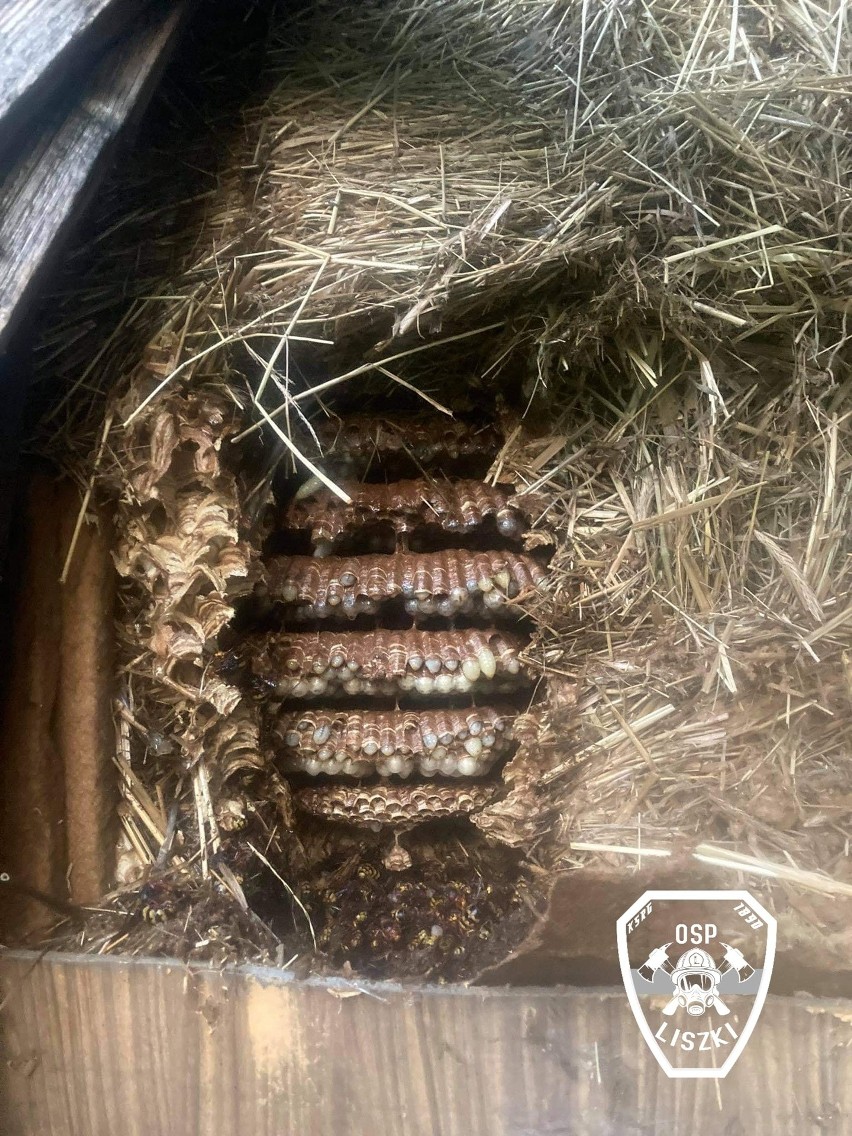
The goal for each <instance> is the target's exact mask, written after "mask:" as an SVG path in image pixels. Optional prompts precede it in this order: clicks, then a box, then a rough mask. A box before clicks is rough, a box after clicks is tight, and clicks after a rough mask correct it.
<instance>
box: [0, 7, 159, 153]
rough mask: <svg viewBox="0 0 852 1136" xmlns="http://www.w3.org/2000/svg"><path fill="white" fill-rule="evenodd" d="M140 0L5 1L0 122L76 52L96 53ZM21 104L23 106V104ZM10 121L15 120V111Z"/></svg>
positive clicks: (61, 71) (0, 32)
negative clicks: (13, 118) (13, 117)
mask: <svg viewBox="0 0 852 1136" xmlns="http://www.w3.org/2000/svg"><path fill="white" fill-rule="evenodd" d="M141 3H142V0H9V2H7V3H4V4H3V5H2V6H0V123H2V125H3V141H4V142H5V139H6V132H7V130H8V129H9V123H10V117H11V116H12V115H13V113H15V112H18V111H19V110H20V111H22V110H24V109H26V111H27V113H30V112H31V111H32V110H34V109H35V108H34V106H33V102H34V100H35V98H36V97H37V96H38V95H40V94H44V93H46V91H47V90H48V89H50V88H51V87H54V86H55V84H56V83H57V82H58V81H59V80H60V79H61V78H64V76H65V74H67V71H68V68H69V67H70V66H71V65H72V64H73V66H74V68H75V70H76V73H77V74H78V75H79V74H80V67H81V65H82V64H83V63H84V62H85V59H84V58H81V53H83V52H87V51H91V52H97V51H102V50H103V48H104V46H105V43H106V42H107V37H108V36H109V35H111V34H113V33H114V32H115V31H117V30H118V28H119V27H120V26H121V25H122V24H123V23H126V22H127V21H129V20H130V19H131V18H133V17H134V16H135V15H136V14H137V12H138V9H139V8H140V6H141ZM22 104H26V105H25V107H24V106H23V105H22ZM15 121H16V122H18V121H20V119H19V117H18V115H17V114H16V116H15Z"/></svg>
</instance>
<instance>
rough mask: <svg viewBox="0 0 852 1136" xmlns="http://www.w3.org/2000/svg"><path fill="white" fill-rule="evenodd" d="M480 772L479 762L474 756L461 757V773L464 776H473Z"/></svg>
mask: <svg viewBox="0 0 852 1136" xmlns="http://www.w3.org/2000/svg"><path fill="white" fill-rule="evenodd" d="M478 772H479V762H478V761H477V760H476V758H473V757H462V758H460V759H459V773H460V774H461V775H462V777H473V776H474V775H475V774H476V773H478Z"/></svg>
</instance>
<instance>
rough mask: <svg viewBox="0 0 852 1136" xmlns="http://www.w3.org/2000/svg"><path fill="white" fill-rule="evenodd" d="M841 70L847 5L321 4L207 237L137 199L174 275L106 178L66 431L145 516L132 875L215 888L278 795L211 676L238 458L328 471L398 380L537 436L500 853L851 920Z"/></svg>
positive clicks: (851, 540)
mask: <svg viewBox="0 0 852 1136" xmlns="http://www.w3.org/2000/svg"><path fill="white" fill-rule="evenodd" d="M850 58H851V56H850V38H849V28H848V26H847V16H846V14H845V8H844V7H843V6H842V5H841V6H840V7H839V8H838V7H837V6H836V5H832V4H830V3H828V0H825V2H824V3H818V2H813V3H808V4H806V5H791V4H786V3H781V2H777V3H775V2H773V3H771V4H769V5H768V6H767V5H765V4H763V5H757V4H753V3H750V2H748V0H742V2H741V3H740V4H739V5H737V6H735V8H734V10H733V16H732V14H731V10H730V9H728V8H725V7H724V6H717V7H716V8H708V7H707V5H706V4H704V3H697V2H691V0H690V2H687V3H678V4H674V3H671V2H669V3H666V2H665V0H650V2H646V3H638V2H637V3H623V2H622V0H617V2H616V0H591V2H588V0H584V2H582V3H581V2H579V0H576V2H574V0H572V2H565V3H558V4H552V3H544V2H540V0H535V2H532V0H486V2H485V3H480V2H476V3H471V2H470V0H445V2H442V3H440V4H432V3H425V2H424V3H421V4H417V5H414V6H413V7H412V6H411V5H405V6H398V5H396V4H393V3H368V4H364V5H361V6H359V7H358V8H357V10H353V9H352V8H351V7H350V6H344V5H339V4H327V3H319V4H316V5H314V6H313V7H312V8H310V9H309V10H308V11H307V13H305V14H303V15H302V16H300V17H298V18H296V19H295V21H292V22H289V23H287V24H286V25H284V26H281V27H277V28H274V29H273V32H272V35H271V40H270V43H269V44H268V45H267V54H266V64H265V72H264V74H263V77H262V84H263V89H264V92H265V94H264V97H263V99H262V100H260V101H259V102H258V103H257V105H254V106H250V107H249V108H248V109H247V110H244V112H243V115H242V118H241V119H240V121H239V123H237V124H236V126H232V129H231V131H230V133H227V132H225V131H223V130H222V129H221V124H216V133H215V136H216V139H217V143H216V147H215V148H216V149H218V151H219V157H220V159H221V172H220V175H219V178H218V182H217V184H216V186H215V187H214V188H213V189H212V190H208V191H207V192H206V193H205V194H203V195H201V196H200V197H199V198H198V200H196V202H195V205H194V212H193V213H192V215H191V216H189V217H187V216H186V215H185V214H184V213H181V212H180V210H179V209H178V208H177V205H178V202H179V198H178V195H177V194H175V193H174V192H172V194H171V196H169V194H168V191H167V188H166V185H167V182H168V179H169V178H170V177H171V176H172V169H171V168H165V167H164V168H163V169H158V168H154V169H149V170H147V171H146V172H145V173H144V175H143V174H142V173H141V172H140V173H139V174H138V188H139V193H140V201H141V200H143V197H142V194H144V200H145V201H146V202H147V201H150V200H154V201H157V200H161V201H164V204H163V206H162V208H161V210H160V212H159V213H158V214H156V221H155V223H159V221H160V220H163V221H168V223H169V224H171V225H172V228H171V230H169V231H168V232H167V233H166V234H165V235H164V236H162V237H161V239H160V240H159V241H156V240H155V241H152V242H150V243H151V248H150V250H148V249H142V250H141V251H140V250H139V249H138V247H137V244H138V236H139V234H143V233H150V231H151V224H152V220H151V214H150V212H148V213H144V212H143V211H141V210H140V216H139V218H138V219H134V214H133V212H132V210H131V211H130V212H129V219H127V218H128V207H127V203H126V201H125V200H124V199H123V195H122V194H121V193H120V191H119V188H118V187H121V186H126V185H127V181H128V177H127V175H125V177H124V181H121V180H120V179H119V180H117V181H116V187H117V188H116V189H115V191H114V194H113V195H112V196H110V195H109V194H108V195H107V196H106V198H105V200H104V203H103V208H102V215H103V217H104V226H105V228H106V227H107V226H108V224H109V223H110V222H111V220H113V219H114V218H115V217H118V216H123V217H125V219H126V220H125V222H123V223H122V225H120V226H117V227H115V228H114V230H113V231H111V232H109V233H107V235H106V236H105V237H104V242H103V243H104V248H106V249H108V250H109V252H110V255H109V256H104V255H103V253H102V254H101V255H100V256H98V257H95V258H94V259H93V261H92V263H91V267H90V268H89V270H88V271H87V272H85V273H83V274H82V277H81V279H80V280H78V281H77V282H76V283H75V286H74V288H73V289H70V290H69V293H68V296H67V297H66V298H65V300H64V303H63V305H62V306H61V307H60V309H59V312H58V314H57V315H56V316H55V317H54V322H53V325H52V328H51V329H50V330H49V332H48V333H47V334H46V336H45V344H46V346H47V347H49V346H50V345H51V344H54V343H55V344H61V343H62V342H71V343H72V344H73V347H72V348H69V349H68V350H65V351H64V352H63V354H62V356H61V357H60V358H59V360H58V361H57V359H56V357H55V354H54V355H50V352H48V353H47V354H48V356H49V359H48V362H46V364H45V368H46V369H45V374H46V373H47V368H48V367H49V369H50V374H51V377H52V378H53V381H54V382H55V376H56V371H57V367H58V368H59V371H60V377H61V378H62V379H63V380H64V382H65V388H64V389H65V391H66V393H65V394H64V396H63V398H62V399H61V400H60V401H59V402H58V403H56V404H55V405H54V406H53V407H52V409H51V411H50V413H49V415H48V417H47V419H46V422H45V426H44V431H43V436H44V438H45V439H47V442H46V443H45V445H46V446H47V448H49V449H50V451H51V452H52V453H54V454H58V455H59V456H60V457H61V459H62V460H64V461H65V463H66V464H67V465H69V466H71V467H72V468H73V469H74V471H75V473H76V474H77V475H78V476H79V477H80V479H81V481H82V482H83V483H85V484H87V485H89V486H90V487H91V486H94V487H95V489H96V490H97V491H98V492H101V491H104V492H106V493H108V494H110V495H112V496H113V497H114V498H117V499H118V501H119V521H120V524H119V528H120V532H121V538H120V544H119V548H118V550H117V554H116V559H117V563H118V567H119V571H120V572H121V573H122V574H123V575H124V576H125V577H127V578H128V579H129V580H133V581H134V582H133V584H132V585H128V587H129V589H130V590H129V591H128V602H129V606H127V607H125V609H124V612H123V615H122V642H123V649H124V660H123V662H124V668H123V677H122V683H123V690H124V702H123V705H122V711H121V722H122V723H123V726H122V730H123V735H122V736H123V739H124V740H123V743H122V745H123V747H124V748H123V749H122V751H121V753H120V758H119V760H120V761H121V762H124V766H123V767H122V768H123V772H124V777H123V782H124V787H125V793H126V805H127V807H126V810H125V813H124V819H125V828H126V831H127V834H128V840H129V841H130V843H131V844H132V846H133V849H134V852H135V855H136V856H137V857H138V858H139V859H141V860H142V861H144V862H147V863H148V864H162V863H163V861H164V859H166V860H167V859H168V857H169V856H175V855H179V858H180V860H181V862H182V864H183V865H184V866H186V865H189V866H190V867H194V866H198V867H200V868H201V869H202V870H203V871H205V872H206V871H207V869H208V865H209V863H210V861H211V859H212V857H213V856H214V854H215V851H216V849H217V848H218V843H217V842H219V841H220V840H221V839H222V826H223V817H224V818H227V816H228V810H229V809H230V808H231V806H232V797H231V796H230V795H229V793H230V791H229V789H228V784H229V780H230V779H231V778H232V777H234V776H239V775H242V774H243V773H245V772H246V771H247V770H256V769H260V766H261V763H260V761H259V758H258V755H257V738H256V734H255V733H253V729H254V727H253V725H252V722H251V721H250V720H249V717H241V714H242V712H243V711H242V708H241V707H240V706H237V704H236V701H237V700H236V697H235V695H234V693H233V690H232V688H229V687H226V686H225V685H224V684H221V683H220V682H218V681H217V680H216V679H215V677H213V676H212V674H211V673H210V671H209V667H208V663H209V657H210V652H211V644H213V643H214V641H215V637H216V635H217V633H218V632H219V631H220V630H221V628H222V627H223V626H224V625H225V624H226V622H227V621H228V619H229V618H230V616H231V614H232V611H233V605H232V602H231V599H230V598H229V589H230V588H232V587H233V583H234V581H235V580H237V579H239V578H241V577H243V576H244V575H245V573H246V572H248V571H249V566H250V561H251V556H252V553H251V548H250V543H249V542H247V541H246V539H245V532H246V530H247V526H248V527H250V525H251V523H252V519H251V518H252V517H253V516H256V515H258V513H259V511H260V510H261V508H262V505H263V501H264V495H265V494H267V493H268V490H269V481H268V478H265V475H264V474H262V473H261V474H260V475H257V476H255V477H254V479H253V480H252V479H250V478H249V476H248V474H247V473H245V472H244V471H245V470H246V469H249V468H251V469H253V470H257V468H258V464H257V460H256V455H255V456H254V457H252V460H251V461H250V462H249V461H247V462H245V463H243V464H241V458H240V454H241V453H249V452H250V451H251V448H252V447H259V448H260V450H261V451H263V452H267V453H268V452H269V451H270V449H271V448H273V447H275V446H278V447H281V448H282V449H283V450H284V451H289V454H290V455H291V456H292V457H293V460H295V461H296V462H297V464H299V465H301V463H302V455H300V452H299V451H300V449H301V451H304V452H305V453H306V452H307V451H306V449H305V445H306V442H309V441H310V437H311V427H310V419H311V418H315V417H316V416H318V415H323V414H325V413H328V405H327V400H329V399H333V398H335V397H337V396H344V397H350V398H351V397H352V392H354V391H359V390H361V389H362V386H363V389H364V390H365V391H366V390H368V389H369V390H373V389H375V388H374V386H373V387H368V386H367V385H366V384H368V383H372V384H375V381H376V380H377V379H381V380H382V381H384V382H385V383H386V384H387V388H388V390H395V391H397V392H398V393H399V392H404V397H406V398H409V399H412V400H415V399H420V400H425V402H427V403H429V404H430V405H431V407H432V409H433V410H435V412H436V413H439V412H441V411H442V410H443V411H446V412H454V411H458V410H460V409H466V408H469V407H470V406H471V405H482V404H483V402H487V401H489V400H490V401H491V402H492V403H494V402H495V400H498V401H500V405H501V406H502V407H503V409H504V410H506V409H507V408H508V410H507V413H508V416H509V417H510V418H512V417H513V416H514V419H515V420H518V421H520V420H521V419H522V418H524V415H525V416H526V417H525V419H524V426H523V428H519V429H518V430H516V431H514V430H513V431H510V433H509V436H508V438H507V441H506V445H505V447H504V449H503V451H502V452H501V454H500V456H499V459H498V462H497V465H496V467H495V470H494V471H493V473H494V474H495V475H496V474H498V473H499V474H500V475H501V476H510V477H511V478H512V479H513V480H514V481H515V484H516V487H517V488H518V489H519V490H520V491H521V492H528V493H530V494H534V495H535V498H536V501H537V502H540V503H541V505H540V509H539V514H538V516H537V517H536V519H535V522H534V525H533V542H534V543H535V542H539V543H543V544H548V545H549V546H550V547H552V549H553V559H552V563H551V586H550V589H549V591H548V592H547V594H545V595H543V596H542V597H540V598H539V599H538V600H537V601H536V607H535V610H533V611H531V614H532V615H533V617H534V618H535V620H536V622H537V625H538V628H539V630H538V633H537V635H536V638H535V640H534V643H533V645H532V647H531V648H530V650H529V652H528V654H529V662H530V665H532V666H533V667H535V668H537V669H538V671H539V672H540V673H541V675H542V676H546V677H547V679H548V682H549V691H550V693H549V695H548V699H549V701H548V705H547V709H546V712H545V713H544V714H543V716H542V718H541V730H540V733H539V735H538V738H537V746H538V748H539V750H540V751H541V753H543V754H544V758H543V759H542V760H543V761H544V764H545V766H546V768H547V772H546V774H545V775H544V777H543V778H539V776H538V773H537V771H536V768H535V767H534V765H533V764H530V766H529V768H526V767H523V765H519V766H518V784H516V785H515V786H514V787H513V791H512V792H511V793H510V794H509V797H508V798H507V801H506V802H505V807H504V809H503V815H502V816H501V817H500V818H499V819H495V821H494V824H493V827H492V829H491V833H490V834H491V835H493V836H494V837H495V838H497V839H499V840H501V841H503V842H505V843H508V844H513V845H518V846H521V847H523V848H524V849H525V850H527V851H530V850H532V851H533V852H534V856H535V858H536V860H537V862H538V863H539V864H540V865H542V866H544V867H545V868H546V869H547V870H557V869H562V868H566V867H578V866H579V867H585V866H592V865H611V866H612V867H613V868H615V869H618V870H624V869H625V868H627V867H630V868H631V869H632V868H633V867H634V866H635V865H636V864H637V863H638V862H641V861H642V859H643V858H656V859H664V858H666V857H670V856H681V855H683V854H688V855H691V856H693V857H694V858H695V859H696V861H697V862H699V863H704V864H715V865H719V866H720V867H725V868H736V869H739V870H742V871H743V872H746V873H748V874H749V878H751V875H752V874H756V875H757V876H759V877H769V878H771V879H772V880H774V881H776V882H777V883H778V884H779V885H783V886H784V887H787V888H789V889H792V890H794V891H795V890H796V889H798V891H797V894H802V893H804V892H808V893H810V894H825V895H828V896H832V897H837V896H841V895H844V896H849V895H852V870H850V859H849V855H848V841H847V835H846V833H847V830H848V826H849V820H850V813H852V782H850V776H849V773H848V768H847V764H848V759H849V754H850V752H852V662H851V661H850V651H852V606H850V604H849V599H848V597H849V594H850V572H852V537H850V531H849V516H850V505H851V504H852V501H850V496H852V446H851V445H850V430H849V414H850V400H849V392H850V380H852V369H850V356H849V346H848V339H849V333H848V317H849V300H848V297H849V285H850V265H851V264H852V259H850V237H849V235H848V228H849V226H848V223H847V218H848V216H850V215H852V212H850V205H852V195H850V192H849V190H848V186H849V184H850V172H852V170H850V167H851V166H852V161H850V159H851V158H852V139H850V135H849V132H848V122H849V119H850V109H852V78H850ZM210 144H211V139H210V135H208V136H207V137H205V138H204V139H203V140H202V142H200V143H199V146H200V147H202V148H203V147H207V148H208V149H207V151H205V152H209V148H210ZM191 164H192V163H191V162H188V163H187V165H188V166H189V165H191ZM165 165H166V166H168V163H166V164H165ZM130 180H131V182H132V181H133V179H132V178H131V179H130ZM185 192H186V190H185V185H184V183H183V182H182V183H181V193H185ZM158 194H159V195H160V196H159V197H158ZM164 195H165V196H164ZM183 200H184V199H180V203H181V204H182V203H183ZM166 246H167V247H166ZM166 260H167V261H168V262H169V263H168V270H167V271H166V272H165V274H164V272H163V269H164V261H166ZM119 283H120V285H121V287H122V288H123V289H124V292H123V295H124V296H125V297H128V298H127V299H123V300H122V306H121V307H117V306H113V307H110V303H111V304H113V305H115V300H114V295H115V290H116V287H117V285H118V284H119ZM107 295H110V296H111V297H113V298H112V299H111V300H110V301H109V303H108V302H107V301H106V300H105V299H104V297H105V296H107ZM143 343H144V344H146V345H147V346H146V349H145V352H144V354H143V352H142V350H141V346H142V344H143ZM84 359H85V360H86V363H85V364H84V363H83V362H82V360H84ZM140 359H141V360H142V361H141V362H140V361H139V360H140ZM460 378H461V379H463V380H465V382H466V385H465V386H464V389H461V385H460V383H459V379H460ZM105 406H106V407H107V410H106V415H107V417H106V421H105V420H104V414H105V411H104V407H105ZM60 421H61V422H62V423H63V425H62V426H61V427H60V428H59V429H57V423H58V422H60ZM264 447H266V450H265V451H264ZM224 455H226V456H224ZM262 464H263V463H262V461H261V466H262ZM241 470H243V472H242V473H241V472H240V471H241ZM174 532H179V533H180V534H181V539H180V540H179V541H178V542H177V543H175V541H174V540H173V538H172V535H171V534H173V533H174ZM140 596H142V597H144V601H140ZM140 602H141V608H140ZM140 612H141V614H140ZM275 792H276V794H277V795H276V797H275V809H276V810H277V814H276V815H277V820H274V819H269V818H266V819H265V820H264V824H265V825H266V826H267V827H266V829H265V831H266V833H267V835H268V834H269V833H270V832H274V834H275V840H278V839H279V838H280V835H281V833H282V832H284V831H285V830H286V826H287V823H288V820H287V818H288V805H287V799H286V797H287V794H286V787H285V786H283V785H280V784H279V785H277V786H276V789H275ZM173 803H177V804H178V805H179V813H180V816H181V818H183V819H182V821H181V822H179V823H178V824H177V825H175V824H174V823H171V822H170V820H169V817H170V809H171V807H172V804H173ZM176 827H177V829H179V830H180V835H181V840H182V842H183V843H182V844H181V845H180V847H178V845H177V844H176V843H175V841H174V835H175V828H176ZM170 830H171V834H170ZM164 848H165V849H166V853H165V854H164V852H163V849H164ZM263 855H264V856H269V855H271V854H270V853H269V848H268V846H267V847H266V850H265V851H264V852H263ZM223 886H224V887H226V889H227V888H230V889H231V892H232V894H233V895H234V896H235V898H236V900H237V901H238V902H240V903H241V904H243V903H245V896H244V895H242V892H241V890H240V888H239V885H238V883H237V882H236V881H235V880H225V881H224V883H223Z"/></svg>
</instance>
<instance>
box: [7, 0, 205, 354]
mask: <svg viewBox="0 0 852 1136" xmlns="http://www.w3.org/2000/svg"><path fill="white" fill-rule="evenodd" d="M184 9H185V5H184V4H180V3H178V4H175V5H174V6H173V7H171V8H170V9H169V10H167V11H166V12H165V14H163V13H162V12H161V13H160V15H159V16H158V18H156V19H154V18H152V19H151V22H150V23H147V24H146V25H145V26H144V27H142V28H139V29H136V31H135V33H134V34H133V35H130V36H128V37H127V38H126V39H125V40H123V41H122V42H121V43H120V44H119V45H118V46H117V47H116V48H114V49H113V50H112V51H111V52H110V53H109V55H108V56H107V57H106V59H105V60H104V62H103V63H102V64H101V65H100V66H99V67H98V69H97V70H96V71H95V73H94V74H93V75H92V76H91V77H90V78H89V80H88V82H86V83H85V84H83V85H81V86H80V87H79V88H78V101H77V102H76V104H75V105H74V106H73V107H72V108H71V109H70V111H69V113H68V115H67V117H65V118H64V119H63V120H62V121H60V122H58V123H57V122H54V123H51V124H50V125H48V127H47V128H46V129H45V132H44V134H43V136H42V137H41V138H40V139H38V141H37V142H36V143H35V145H34V146H33V147H32V149H31V150H29V152H28V153H27V155H26V157H24V158H23V159H22V160H21V162H20V163H19V165H18V166H16V167H15V168H14V169H13V170H12V171H11V172H10V173H9V174H8V176H7V177H6V178H5V180H4V181H3V182H2V183H0V346H2V344H3V342H4V338H5V336H6V334H7V332H8V329H9V325H10V323H11V320H12V316H13V314H14V313H15V312H16V309H18V308H19V306H20V305H21V301H22V299H23V297H24V296H25V294H26V292H27V290H28V289H29V287H30V285H31V284H32V282H33V279H34V277H35V275H36V273H37V271H38V270H39V268H40V267H41V266H42V264H43V262H44V260H45V257H46V256H47V253H48V252H49V250H50V249H51V248H52V246H53V245H54V243H55V241H56V240H57V238H58V237H59V235H60V234H61V233H62V231H63V230H64V229H65V227H66V225H67V224H68V222H69V221H70V220H71V219H72V218H73V216H74V215H75V214H76V213H77V212H78V211H79V209H80V207H81V205H82V204H83V203H84V201H85V196H86V191H87V189H88V188H89V187H90V186H91V181H92V177H93V175H94V173H95V171H96V169H97V168H98V167H99V166H100V167H101V168H102V163H103V159H104V157H105V156H106V155H107V154H108V152H109V148H110V144H111V143H112V142H113V141H114V139H115V137H116V136H117V134H118V132H119V130H120V129H121V128H122V126H124V124H125V123H126V122H127V120H128V118H129V116H130V114H131V112H132V111H133V110H134V109H135V108H138V107H139V105H140V103H141V102H142V100H143V97H144V95H145V94H146V92H148V91H149V90H150V89H151V85H152V80H153V79H154V78H155V77H156V76H157V74H158V73H159V65H161V64H162V63H163V62H164V60H165V58H166V54H167V49H168V47H169V45H170V44H171V43H172V42H173V39H174V37H175V33H176V31H177V28H178V26H179V24H180V20H181V16H182V13H183V11H184Z"/></svg>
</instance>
